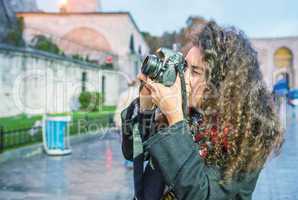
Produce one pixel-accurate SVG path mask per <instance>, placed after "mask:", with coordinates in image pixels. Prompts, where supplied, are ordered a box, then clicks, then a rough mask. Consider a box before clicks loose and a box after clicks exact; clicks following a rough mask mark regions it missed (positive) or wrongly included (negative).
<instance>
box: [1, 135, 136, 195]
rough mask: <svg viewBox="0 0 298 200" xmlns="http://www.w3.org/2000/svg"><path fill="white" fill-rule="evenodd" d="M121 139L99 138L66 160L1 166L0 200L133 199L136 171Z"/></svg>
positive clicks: (40, 159) (38, 158)
mask: <svg viewBox="0 0 298 200" xmlns="http://www.w3.org/2000/svg"><path fill="white" fill-rule="evenodd" d="M119 143H120V141H119V139H117V138H115V137H111V136H110V137H105V138H103V139H101V138H99V137H98V138H95V139H94V140H90V141H88V142H86V143H80V144H78V145H75V146H73V148H72V150H73V153H72V155H70V156H65V157H48V156H46V155H44V154H43V155H39V156H35V157H32V158H30V159H24V160H17V161H13V162H9V163H4V164H2V165H1V166H0V199H1V200H2V199H28V200H29V199H30V200H35V199H36V200H40V199H50V200H53V199H54V200H60V199H63V200H64V199H78V200H84V199H86V200H87V199H88V200H95V199H96V200H98V199H99V200H116V199H117V200H118V199H119V200H129V199H132V194H133V185H132V184H133V183H132V171H131V170H127V169H126V168H125V167H123V162H124V160H123V158H122V154H121V149H120V148H121V147H120V145H119Z"/></svg>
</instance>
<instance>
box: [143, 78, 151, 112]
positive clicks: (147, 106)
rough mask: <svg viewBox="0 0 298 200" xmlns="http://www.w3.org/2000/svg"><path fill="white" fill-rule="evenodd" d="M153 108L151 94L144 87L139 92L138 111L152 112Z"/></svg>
mask: <svg viewBox="0 0 298 200" xmlns="http://www.w3.org/2000/svg"><path fill="white" fill-rule="evenodd" d="M140 80H141V79H140ZM142 84H145V83H142ZM153 106H154V104H153V102H152V97H151V92H150V90H149V89H148V88H147V86H146V85H144V86H143V87H142V89H141V91H140V111H141V112H144V111H146V110H152V109H153Z"/></svg>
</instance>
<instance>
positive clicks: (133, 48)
mask: <svg viewBox="0 0 298 200" xmlns="http://www.w3.org/2000/svg"><path fill="white" fill-rule="evenodd" d="M129 50H130V53H135V39H134V36H133V34H131V35H130V41H129Z"/></svg>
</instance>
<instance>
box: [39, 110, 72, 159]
mask: <svg viewBox="0 0 298 200" xmlns="http://www.w3.org/2000/svg"><path fill="white" fill-rule="evenodd" d="M43 121H44V123H43V144H44V150H45V152H46V153H47V154H48V155H65V154H70V153H71V149H70V144H69V128H68V124H69V122H70V121H71V117H70V116H63V117H48V116H44V119H43Z"/></svg>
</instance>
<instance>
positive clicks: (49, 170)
mask: <svg viewBox="0 0 298 200" xmlns="http://www.w3.org/2000/svg"><path fill="white" fill-rule="evenodd" d="M290 121H291V124H288V131H287V133H286V135H285V143H284V146H283V149H282V153H281V155H280V156H278V157H277V158H274V159H272V160H271V161H270V162H268V163H267V164H266V167H265V168H264V169H263V171H262V173H261V175H260V178H259V180H258V183H257V186H256V190H255V192H254V198H253V199H254V200H298V145H297V144H298V135H297V134H298V133H297V132H298V121H297V119H295V118H292V120H290ZM72 150H73V153H72V155H70V156H65V157H48V156H46V155H44V154H42V155H38V156H34V157H31V158H29V159H24V160H17V161H12V162H8V163H4V164H1V165H0V199H1V200H2V199H28V200H29V199H30V200H35V199H36V200H37V199H38V200H39V199H51V200H52V199H55V200H60V199H75V200H76V199H78V200H84V199H86V200H116V199H117V200H118V199H119V200H128V199H132V194H133V183H132V171H130V170H128V169H126V168H125V167H124V166H123V163H124V160H123V157H122V154H121V146H120V141H119V138H118V137H117V135H116V134H115V133H110V134H107V135H106V136H105V137H103V138H100V137H99V136H98V137H95V138H94V139H92V140H89V141H87V142H84V143H79V144H77V145H74V146H73V147H72Z"/></svg>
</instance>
